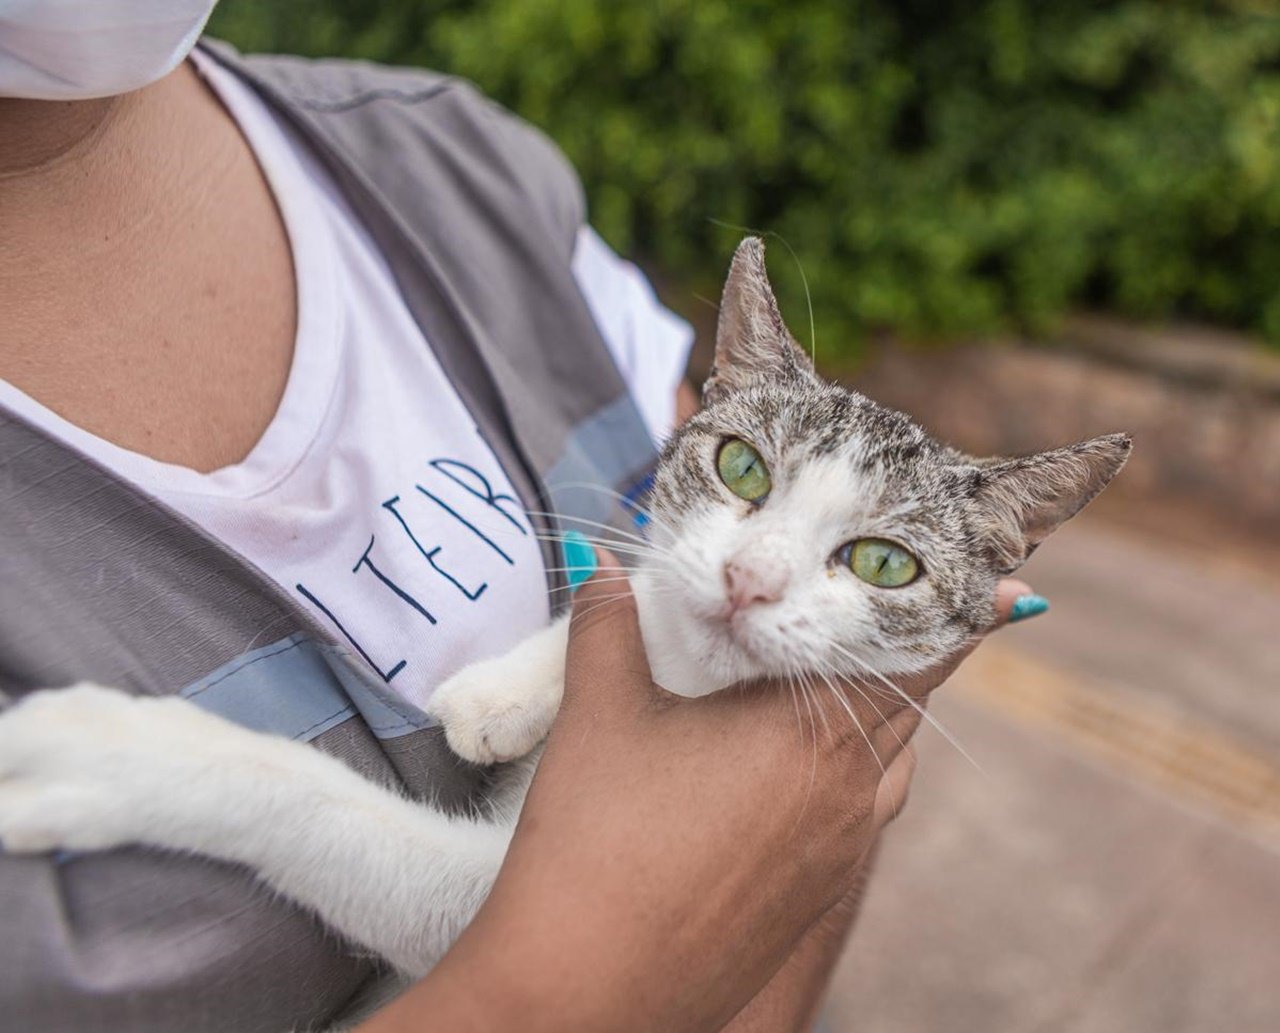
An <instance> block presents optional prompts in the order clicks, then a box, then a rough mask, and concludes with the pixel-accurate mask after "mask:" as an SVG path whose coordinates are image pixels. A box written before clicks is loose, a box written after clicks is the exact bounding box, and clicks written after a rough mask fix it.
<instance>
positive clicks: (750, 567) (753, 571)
mask: <svg viewBox="0 0 1280 1033" xmlns="http://www.w3.org/2000/svg"><path fill="white" fill-rule="evenodd" d="M788 577H789V573H788V571H787V568H786V567H785V566H784V565H783V564H781V563H779V562H776V561H773V562H770V561H767V560H764V561H761V560H754V561H752V562H744V561H742V560H738V559H732V560H730V561H729V562H728V563H726V564H725V565H724V594H725V598H726V599H727V600H728V603H729V616H733V614H735V613H737V612H738V611H739V610H745V609H746V608H747V607H748V606H754V605H755V604H756V603H776V602H777V601H778V600H779V599H781V598H782V595H783V593H784V592H785V591H786V588H787V580H788Z"/></svg>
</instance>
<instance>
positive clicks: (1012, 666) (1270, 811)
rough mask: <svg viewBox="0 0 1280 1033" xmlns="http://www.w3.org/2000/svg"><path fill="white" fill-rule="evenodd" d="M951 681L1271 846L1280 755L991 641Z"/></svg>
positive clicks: (1279, 799)
mask: <svg viewBox="0 0 1280 1033" xmlns="http://www.w3.org/2000/svg"><path fill="white" fill-rule="evenodd" d="M956 689H957V690H958V691H957V692H956V696H957V698H959V699H963V700H968V701H971V702H973V703H975V704H977V705H979V706H981V707H982V708H983V709H985V710H988V711H992V712H994V713H997V714H1000V715H1003V716H1005V717H1008V718H1010V719H1012V720H1015V721H1018V722H1020V723H1022V724H1026V725H1031V726H1035V727H1038V728H1041V729H1044V730H1045V731H1048V732H1051V733H1054V734H1056V735H1058V736H1059V737H1061V738H1062V739H1064V740H1066V741H1068V742H1069V743H1071V744H1072V745H1074V746H1076V747H1079V748H1081V749H1083V750H1085V751H1087V752H1089V753H1091V754H1093V755H1095V756H1097V757H1099V758H1101V759H1103V760H1105V761H1106V762H1107V763H1108V764H1109V765H1110V766H1112V767H1115V768H1119V769H1120V770H1122V771H1124V772H1126V773H1128V774H1129V775H1132V776H1135V777H1137V778H1139V779H1141V780H1142V781H1145V782H1149V783H1152V784H1154V785H1157V786H1159V787H1160V788H1161V789H1163V790H1165V791H1166V792H1168V793H1170V794H1172V795H1173V796H1175V797H1178V798H1180V799H1184V800H1186V801H1188V802H1195V803H1198V804H1199V805H1201V806H1202V807H1207V808H1209V809H1210V810H1212V811H1214V812H1216V813H1217V814H1218V815H1219V816H1221V817H1223V818H1225V819H1227V820H1228V821H1229V822H1230V823H1231V824H1233V825H1236V826H1238V827H1241V828H1243V829H1246V830H1248V831H1250V832H1252V833H1253V834H1254V835H1256V836H1259V837H1260V838H1262V839H1265V840H1268V841H1270V842H1271V843H1272V844H1273V845H1277V846H1280V758H1276V757H1272V756H1269V755H1267V754H1266V753H1263V752H1260V751H1259V750H1257V749H1256V748H1254V747H1252V746H1249V745H1245V744H1242V743H1240V742H1239V741H1237V740H1236V739H1234V738H1232V737H1231V736H1230V735H1229V734H1227V733H1225V732H1223V731H1222V730H1220V729H1219V728H1217V727H1216V726H1212V725H1210V724H1207V723H1206V722H1203V721H1199V720H1197V719H1195V718H1193V717H1189V716H1187V715H1185V714H1179V713H1174V712H1172V711H1171V710H1165V709H1163V708H1160V707H1158V706H1152V705H1150V704H1143V703H1142V702H1141V701H1140V700H1137V699H1135V698H1134V697H1133V696H1131V695H1128V694H1125V695H1119V694H1117V693H1115V692H1107V691H1105V690H1104V689H1103V688H1101V687H1099V686H1098V685H1097V684H1096V683H1095V684H1090V683H1089V682H1088V681H1087V680H1085V679H1083V678H1080V677H1078V676H1076V675H1069V674H1067V673H1066V672H1065V671H1062V670H1060V669H1058V668H1055V667H1054V666H1052V665H1050V664H1046V663H1045V662H1044V661H1042V660H1038V659H1035V658H1032V657H1031V656H1029V655H1027V654H1026V653H1023V652H1019V651H1017V650H1013V649H1009V648H1008V647H1001V646H997V645H996V644H995V643H991V642H988V643H987V644H986V645H984V646H983V648H982V649H980V650H978V652H977V653H975V654H974V655H973V656H972V657H971V658H970V659H969V660H967V661H966V662H965V665H964V668H963V669H962V671H961V674H960V676H959V677H957V678H956Z"/></svg>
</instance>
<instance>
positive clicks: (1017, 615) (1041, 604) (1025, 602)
mask: <svg viewBox="0 0 1280 1033" xmlns="http://www.w3.org/2000/svg"><path fill="white" fill-rule="evenodd" d="M1047 609H1049V600H1048V599H1046V598H1045V597H1044V596H1042V595H1037V594H1036V593H1035V592H1034V591H1032V589H1031V586H1030V585H1029V584H1027V583H1026V582H1025V581H1019V580H1018V579H1017V578H1012V577H1007V578H1004V579H1002V580H1001V582H1000V583H999V584H998V585H996V622H995V624H993V625H992V630H994V629H995V628H1000V627H1003V626H1004V625H1006V624H1010V623H1013V622H1014V621H1020V620H1025V619H1026V618H1028V617H1035V616H1037V615H1039V614H1041V613H1044V612H1045V611H1046V610H1047Z"/></svg>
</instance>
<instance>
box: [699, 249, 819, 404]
mask: <svg viewBox="0 0 1280 1033" xmlns="http://www.w3.org/2000/svg"><path fill="white" fill-rule="evenodd" d="M796 377H802V378H805V379H809V380H815V381H816V380H817V373H815V372H814V369H813V363H812V362H810V361H809V356H808V355H806V354H805V353H804V352H803V351H802V350H801V348H800V345H799V344H797V343H796V340H795V338H794V337H792V336H791V332H790V331H789V330H788V329H787V325H786V323H784V322H783V321H782V312H781V311H780V310H779V308H778V299H777V298H775V297H774V296H773V286H772V285H771V284H770V283H769V273H768V270H767V269H766V268H765V264H764V241H763V240H761V239H760V238H759V237H747V238H746V239H744V240H743V241H742V243H741V244H739V245H738V250H737V251H735V252H734V255H733V264H732V265H730V266H729V277H728V279H726V280H725V284H724V293H723V294H722V295H721V296H720V321H719V323H718V325H717V326H716V359H715V365H714V366H712V368H711V375H710V376H708V377H707V381H706V383H705V384H704V385H703V386H702V398H703V401H704V402H706V403H707V404H710V403H711V402H714V401H716V400H717V399H718V398H723V397H724V396H725V395H727V394H729V393H731V392H733V391H739V390H741V389H742V388H744V387H746V386H747V385H748V384H750V383H752V382H753V381H755V382H758V381H762V380H765V381H768V380H778V379H794V378H796Z"/></svg>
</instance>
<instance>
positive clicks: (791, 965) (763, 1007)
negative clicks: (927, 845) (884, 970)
mask: <svg viewBox="0 0 1280 1033" xmlns="http://www.w3.org/2000/svg"><path fill="white" fill-rule="evenodd" d="M876 853H877V848H876V847H873V848H872V849H871V851H870V852H869V853H868V854H867V858H866V860H865V861H863V863H862V867H861V869H860V870H859V872H858V878H857V881H856V882H855V884H854V886H853V888H852V889H851V890H850V891H849V893H848V894H847V895H846V896H845V897H844V898H843V899H842V900H841V901H840V902H839V903H838V904H837V905H836V906H835V907H833V908H832V909H831V910H830V911H828V912H827V913H826V914H825V915H823V916H822V917H821V918H820V919H818V921H817V922H815V923H814V924H813V927H812V928H811V929H810V930H809V931H808V932H807V933H806V934H805V936H804V939H802V940H801V941H800V944H799V945H798V946H797V947H796V949H795V952H794V953H793V954H792V955H791V957H790V958H789V959H788V960H787V963H786V964H785V965H784V966H783V967H782V968H781V969H780V970H779V972H778V974H777V975H776V976H774V977H773V979H771V980H770V981H769V983H768V984H767V985H766V986H765V988H764V989H763V990H761V991H760V992H759V993H758V994H757V995H756V996H755V997H754V998H753V999H752V1001H751V1003H750V1004H748V1005H747V1006H746V1007H745V1008H744V1009H743V1010H742V1011H741V1012H739V1013H738V1015H737V1016H736V1017H735V1018H734V1020H733V1021H732V1022H731V1023H729V1025H728V1026H726V1027H725V1029H724V1033H789V1031H793V1030H794V1031H796V1033H808V1031H809V1030H811V1029H812V1028H813V1025H814V1023H815V1022H816V1021H817V1019H818V1012H819V1010H820V1009H821V1006H822V1001H823V998H824V997H825V996H826V992H827V986H828V985H829V984H830V982H831V975H832V973H833V972H834V971H835V967H836V963H837V962H838V961H839V960H840V955H841V953H842V952H843V951H844V946H845V943H846V941H847V940H848V938H849V933H850V931H851V930H852V929H853V927H854V924H855V923H856V922H857V919H858V913H859V911H860V910H861V907H862V901H863V897H864V896H865V891H866V887H867V885H868V883H869V882H870V879H871V872H872V869H873V867H874V865H875V858H876Z"/></svg>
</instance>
